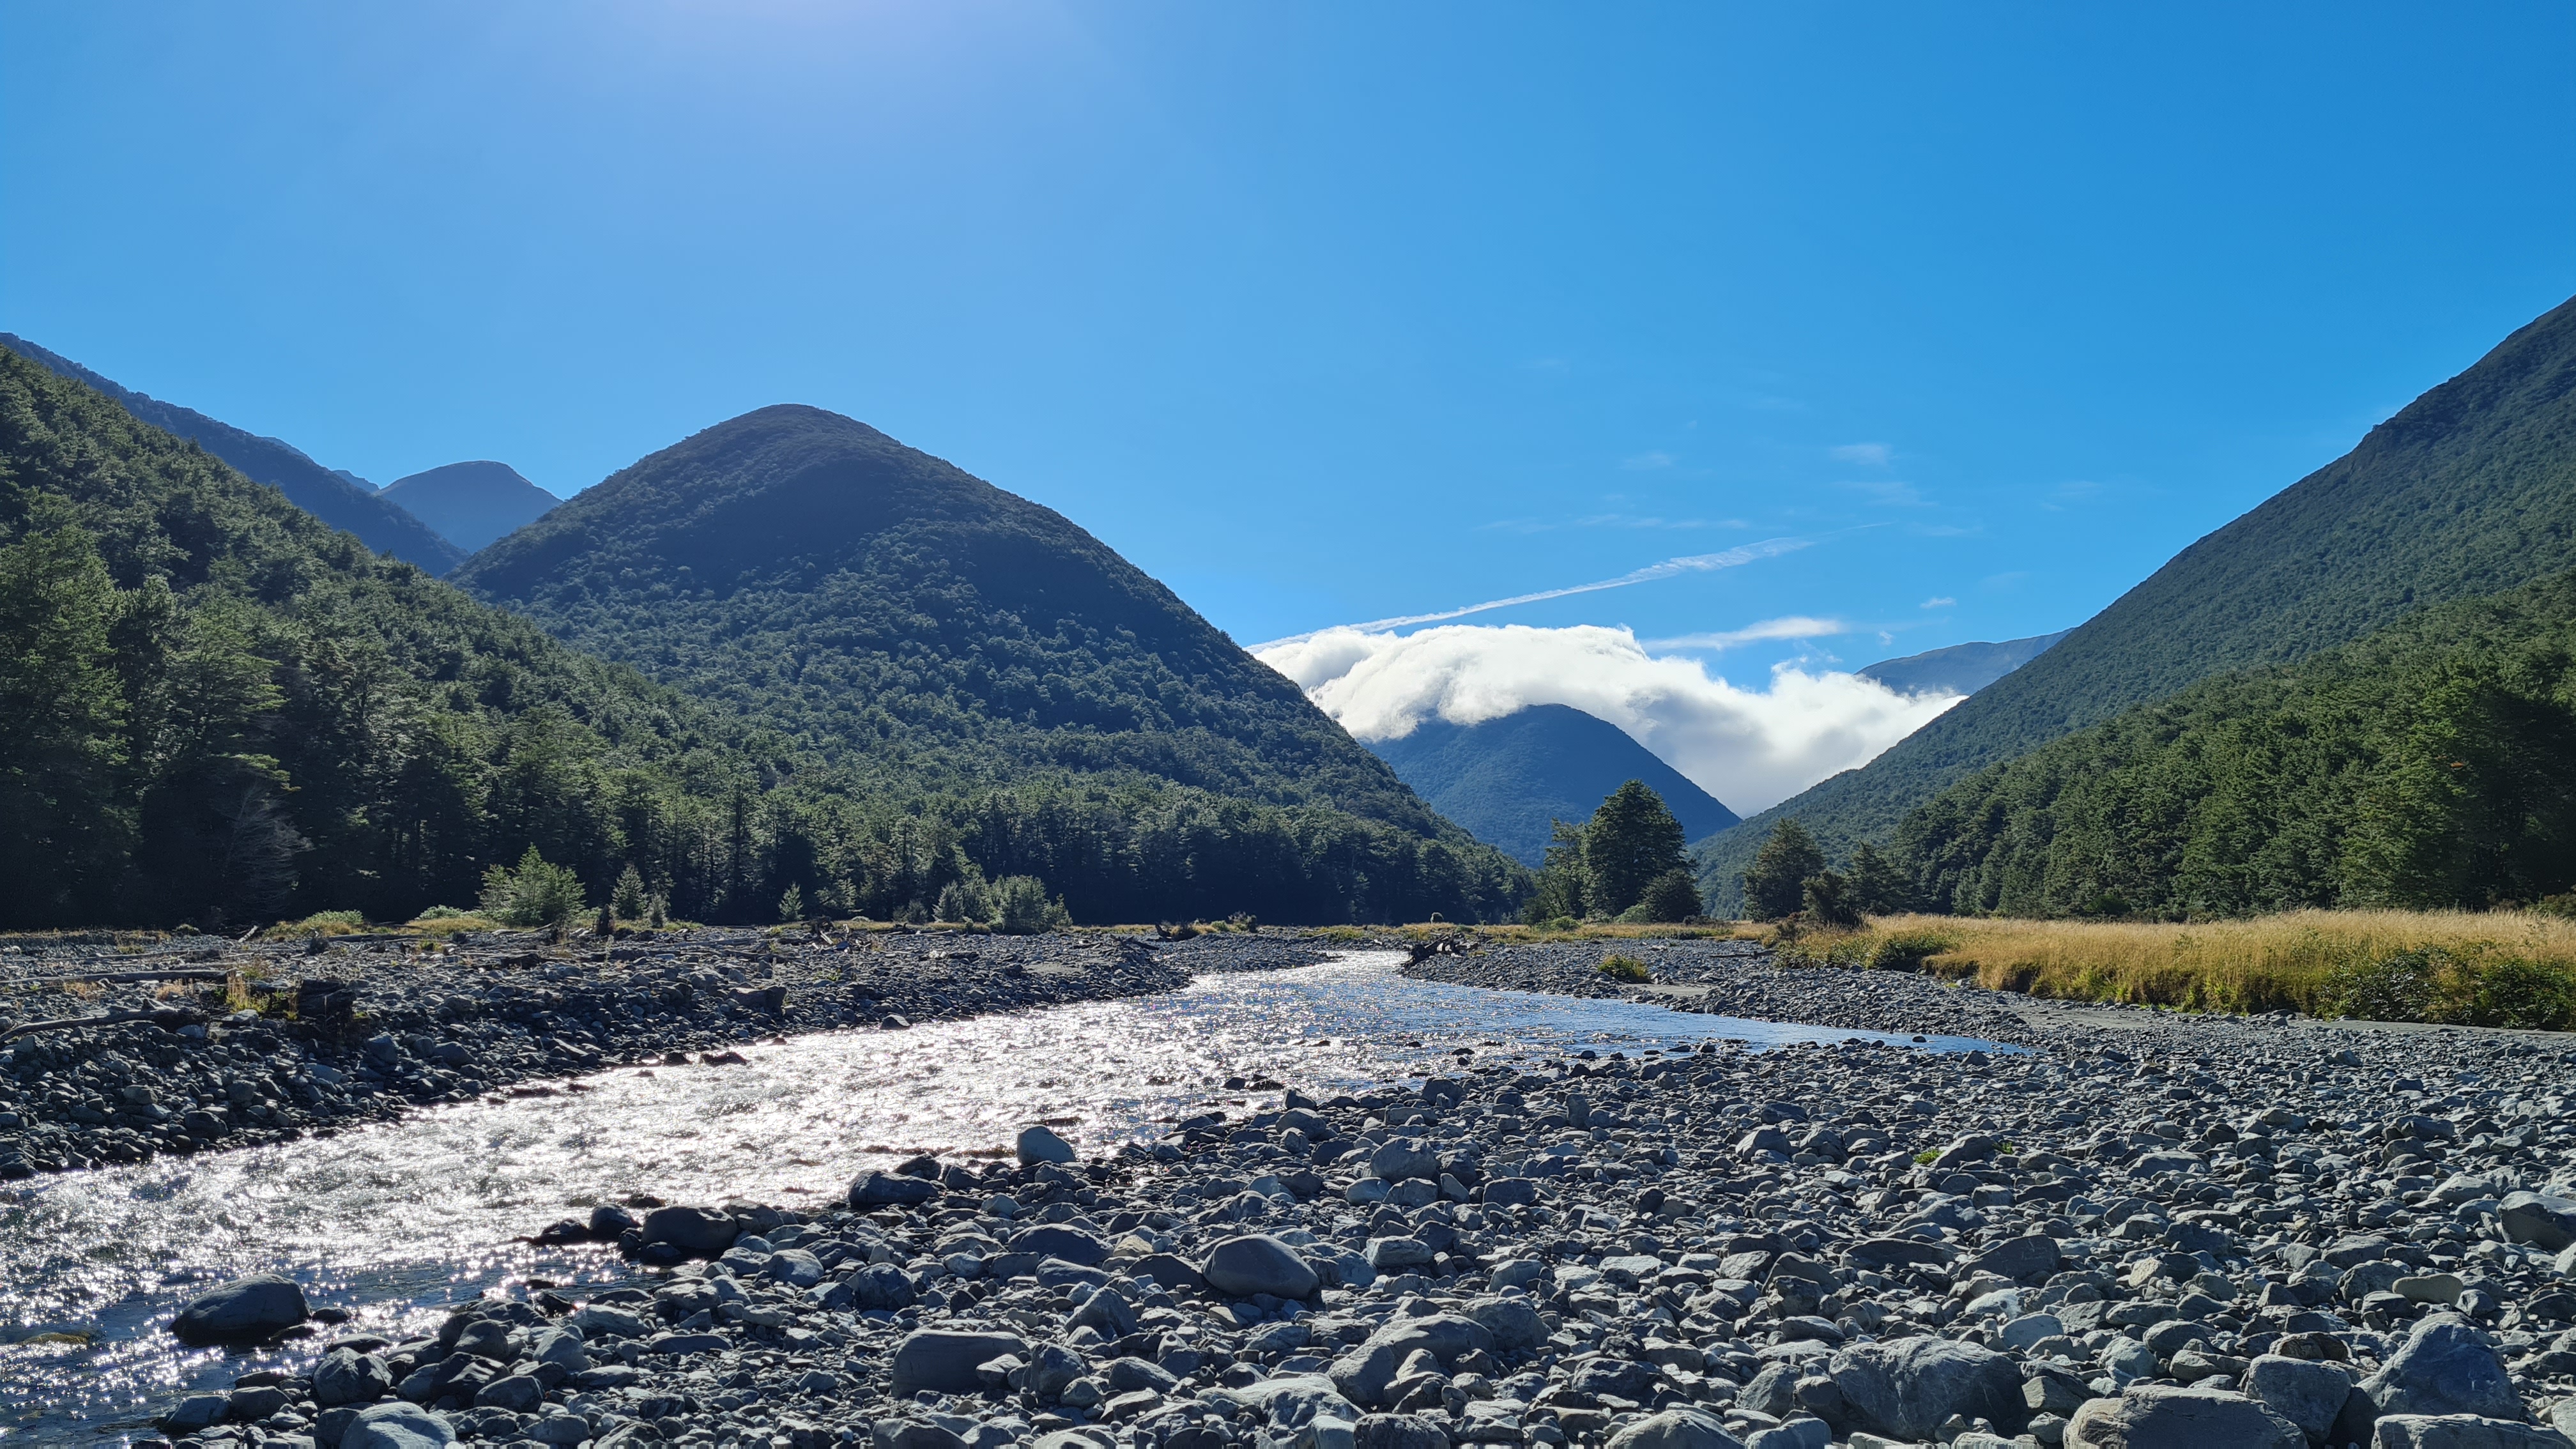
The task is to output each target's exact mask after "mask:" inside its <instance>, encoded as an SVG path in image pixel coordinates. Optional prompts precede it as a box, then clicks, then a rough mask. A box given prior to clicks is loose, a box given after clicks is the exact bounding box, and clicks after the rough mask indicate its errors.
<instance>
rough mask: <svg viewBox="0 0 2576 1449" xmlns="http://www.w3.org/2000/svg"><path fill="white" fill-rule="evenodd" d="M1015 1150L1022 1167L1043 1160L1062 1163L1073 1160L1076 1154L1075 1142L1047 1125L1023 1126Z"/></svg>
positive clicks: (1030, 1165)
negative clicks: (1074, 1149)
mask: <svg viewBox="0 0 2576 1449" xmlns="http://www.w3.org/2000/svg"><path fill="white" fill-rule="evenodd" d="M1015 1150H1016V1151H1017V1152H1018V1154H1019V1158H1020V1166H1022V1167H1034V1166H1036V1165H1037V1164H1039V1163H1041V1162H1053V1163H1057V1164H1059V1165H1061V1164H1063V1163H1067V1162H1071V1161H1073V1155H1074V1154H1073V1144H1072V1143H1070V1142H1067V1141H1065V1140H1064V1139H1063V1138H1061V1137H1058V1136H1057V1135H1055V1133H1054V1131H1053V1130H1052V1129H1049V1128H1046V1127H1023V1128H1021V1129H1020V1138H1019V1141H1018V1143H1017V1144H1016V1146H1015Z"/></svg>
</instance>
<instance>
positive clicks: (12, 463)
mask: <svg viewBox="0 0 2576 1449" xmlns="http://www.w3.org/2000/svg"><path fill="white" fill-rule="evenodd" d="M744 735H745V731H744V730H743V728H742V727H741V725H740V724H739V723H738V722H737V721H735V720H733V719H731V718H730V717H728V716H726V715H724V714H722V713H721V712H718V711H713V710H710V709H708V708H707V707H705V706H704V705H701V704H699V703H698V702H696V701H694V700H691V699H688V698H687V697H685V696H682V695H680V694H677V693H675V692H673V691H671V690H669V689H665V688H663V687H661V686H659V685H655V684H652V683H650V682H649V681H647V680H645V679H644V678H643V677H642V676H641V675H639V674H637V673H635V672H634V671H633V670H630V669H625V668H621V667H618V666H614V665H609V664H604V663H601V662H600V661H598V660H595V659H590V658H586V657H584V656H582V655H580V654H577V653H575V652H574V651H573V650H570V649H567V648H565V647H564V646H563V645H561V644H558V643H556V642H555V641H554V640H552V639H549V638H547V637H546V636H545V634H544V633H543V632H541V631H540V630H538V629H537V628H536V627H535V626H533V625H531V624H529V623H527V622H526V621H524V620H521V619H516V618H512V617H511V616H509V615H508V614H505V613H502V612H501V611H499V610H497V609H493V608H490V607H487V606H485V605H483V604H479V603H477V602H475V601H474V600H472V599H470V598H468V597H467V596H465V595H464V594H462V593H459V592H458V591H456V590H455V589H453V588H450V587H448V586H447V585H445V584H442V583H440V582H438V581H437V580H435V579H432V578H430V577H429V576H428V575H427V574H424V573H422V572H421V571H420V570H419V569H417V568H415V567H413V566H412V565H410V564H407V563H402V562H399V561H396V560H393V559H388V558H383V557H379V556H378V555H376V554H374V553H371V552H369V551H368V550H367V549H366V548H365V547H363V546H362V545H361V544H360V543H359V542H358V541H357V540H356V539H355V538H352V537H351V536H349V535H348V534H345V533H341V532H337V531H335V530H333V529H331V528H329V527H327V526H325V525H324V524H323V523H322V522H320V521H319V520H317V519H315V518H314V517H313V516H312V515H311V514H309V513H307V512H305V511H304V510H302V509H300V508H298V507H296V506H295V505H294V504H293V503H290V502H289V501H287V498H286V496H285V495H284V494H283V493H281V492H279V491H278V490H277V489H275V488H272V487H268V486H265V485H263V484H260V483H256V482H253V481H252V480H250V479H248V478H246V477H244V476H242V475H241V474H240V473H239V472H237V471H235V470H234V469H233V468H231V467H230V466H228V465H227V464H225V463H224V462H223V461H222V460H221V459H219V458H217V457H215V456H214V455H213V454H211V453H209V452H208V451H207V450H206V449H204V448H203V447H201V446H199V445H198V444H196V443H194V442H190V441H186V440H183V439H180V438H176V437H173V436H171V435H170V434H169V433H166V432H164V431H162V430H161V429H159V428H157V427H153V426H151V425H150V424H147V423H144V422H142V421H140V420H139V419H137V418H136V417H134V415H133V414H131V413H130V412H128V411H127V410H126V409H125V408H124V407H123V406H121V405H120V404H119V403H118V402H116V401H114V400H112V399H110V398H109V397H107V396H105V395H103V394H101V393H99V392H97V391H95V390H93V389H91V388H90V387H88V386H86V385H84V384H82V383H80V382H78V381H75V380H72V379H69V378H65V377H61V376H58V375H56V374H55V373H53V372H51V371H49V370H47V369H46V368H44V367H41V366H38V365H37V364H36V363H34V362H32V361H29V360H27V359H25V358H22V357H19V356H17V355H16V354H14V353H12V352H7V351H0V924H7V925H11V926H61V925H140V924H164V925H166V924H174V923H177V922H180V921H190V920H193V921H197V922H200V923H203V924H209V925H215V924H223V925H234V924H238V923H240V922H242V921H246V920H247V921H257V922H264V921H266V920H269V919H273V918H274V917H276V916H278V915H281V914H289V913H301V912H304V911H309V910H318V909H355V910H360V911H364V912H366V913H367V914H368V915H370V916H373V917H379V918H381V917H387V916H393V917H403V916H408V915H409V914H410V913H411V912H413V911H415V910H418V909H420V908H422V907H424V906H427V905H430V904H433V903H443V904H464V905H470V904H472V903H473V901H474V897H475V892H476V887H477V882H478V879H479V877H480V874H481V872H482V870H483V868H484V867H485V866H487V865H490V864H494V863H499V862H508V861H514V860H516V859H517V858H518V857H519V854H520V853H521V852H522V851H524V850H525V849H527V848H528V847H530V846H532V845H533V846H535V847H537V848H538V849H540V850H541V851H542V852H544V854H546V855H547V856H548V857H549V858H551V859H552V860H554V861H555V862H556V863H558V864H565V865H571V866H574V867H576V868H577V869H579V870H580V871H581V873H582V874H583V876H584V877H585V878H586V879H588V880H589V881H590V882H591V883H592V885H593V888H594V889H595V890H596V889H600V888H602V887H604V886H605V884H606V882H607V881H608V880H609V879H611V878H613V876H614V875H615V873H616V872H617V871H618V870H619V869H621V868H622V867H623V866H624V865H625V864H627V863H634V864H637V865H639V866H640V867H641V868H643V869H645V870H648V871H651V872H653V873H655V874H656V875H657V877H658V878H659V879H660V880H661V881H662V882H663V883H664V885H665V886H666V888H671V889H676V890H680V891H683V892H686V893H690V894H692V895H693V896H694V898H695V900H696V901H697V902H705V901H708V900H710V899H711V898H712V897H711V896H710V893H709V892H710V890H711V889H712V883H714V882H720V881H721V880H723V879H724V878H725V877H726V876H727V875H728V874H740V873H742V872H743V871H744V870H747V869H752V868H755V866H754V863H752V862H748V861H735V860H731V859H720V858H717V857H716V856H714V855H712V854H710V853H709V852H708V851H706V850H702V849H696V848H695V847H693V846H691V845H690V844H689V843H690V842H693V841H700V840H704V839H707V838H709V837H714V838H716V839H718V840H719V841H720V840H721V839H722V826H723V823H724V820H725V819H726V818H727V814H728V811H729V810H730V808H731V804H732V802H733V801H734V800H735V799H737V798H739V797H740V796H741V795H742V793H743V792H746V791H748V790H751V789H754V788H756V786H757V784H758V782H759V781H760V780H761V779H762V778H763V776H764V774H769V775H774V774H775V766H774V765H773V764H772V763H771V762H769V761H767V760H758V759H754V758H753V757H751V756H749V755H746V754H745V753H743V752H742V750H741V749H740V748H739V745H740V741H741V740H742V738H743V737H744Z"/></svg>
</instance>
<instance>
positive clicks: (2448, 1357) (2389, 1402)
mask: <svg viewBox="0 0 2576 1449" xmlns="http://www.w3.org/2000/svg"><path fill="white" fill-rule="evenodd" d="M2361 1391H2362V1392H2363V1393H2365V1394H2368V1395H2369V1396H2370V1401H2371V1402H2372V1403H2373V1404H2376V1405H2377V1406H2378V1407H2379V1412H2380V1413H2381V1415H2383V1416H2385V1415H2389V1414H2429V1415H2441V1414H2478V1415H2483V1416H2486V1417H2488V1418H2497V1419H2520V1418H2522V1417H2523V1416H2524V1412H2525V1411H2524V1409H2523V1403H2522V1396H2521V1395H2520V1394H2519V1393H2516V1392H2515V1391H2514V1387H2513V1378H2512V1375H2510V1374H2509V1373H2507V1372H2506V1370H2505V1366H2504V1360H2503V1359H2502V1358H2501V1357H2499V1356H2498V1355H2497V1353H2496V1350H2495V1345H2494V1343H2493V1341H2492V1340H2490V1339H2489V1338H2488V1337H2487V1335H2486V1332H2485V1331H2484V1330H2483V1329H2480V1328H2479V1327H2478V1326H2477V1325H2476V1324H2474V1323H2471V1322H2470V1321H2469V1320H2467V1319H2465V1318H2462V1317H2461V1316H2460V1315H2458V1314H2456V1313H2435V1314H2431V1315H2429V1316H2427V1317H2426V1318H2424V1319H2423V1320H2421V1321H2420V1322H2418V1323H2417V1324H2416V1325H2415V1327H2414V1328H2413V1329H2412V1330H2411V1331H2409V1332H2408V1333H2407V1335H2406V1343H2405V1345H2404V1346H2403V1347H2401V1348H2399V1349H2398V1350H2397V1352H2395V1353H2394V1354H2391V1355H2390V1356H2389V1359H2388V1362H2387V1363H2386V1364H2384V1365H2382V1366H2381V1367H2380V1370H2379V1372H2377V1373H2375V1374H2372V1375H2371V1376H2370V1377H2369V1378H2366V1379H2364V1380H2362V1381H2361Z"/></svg>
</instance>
